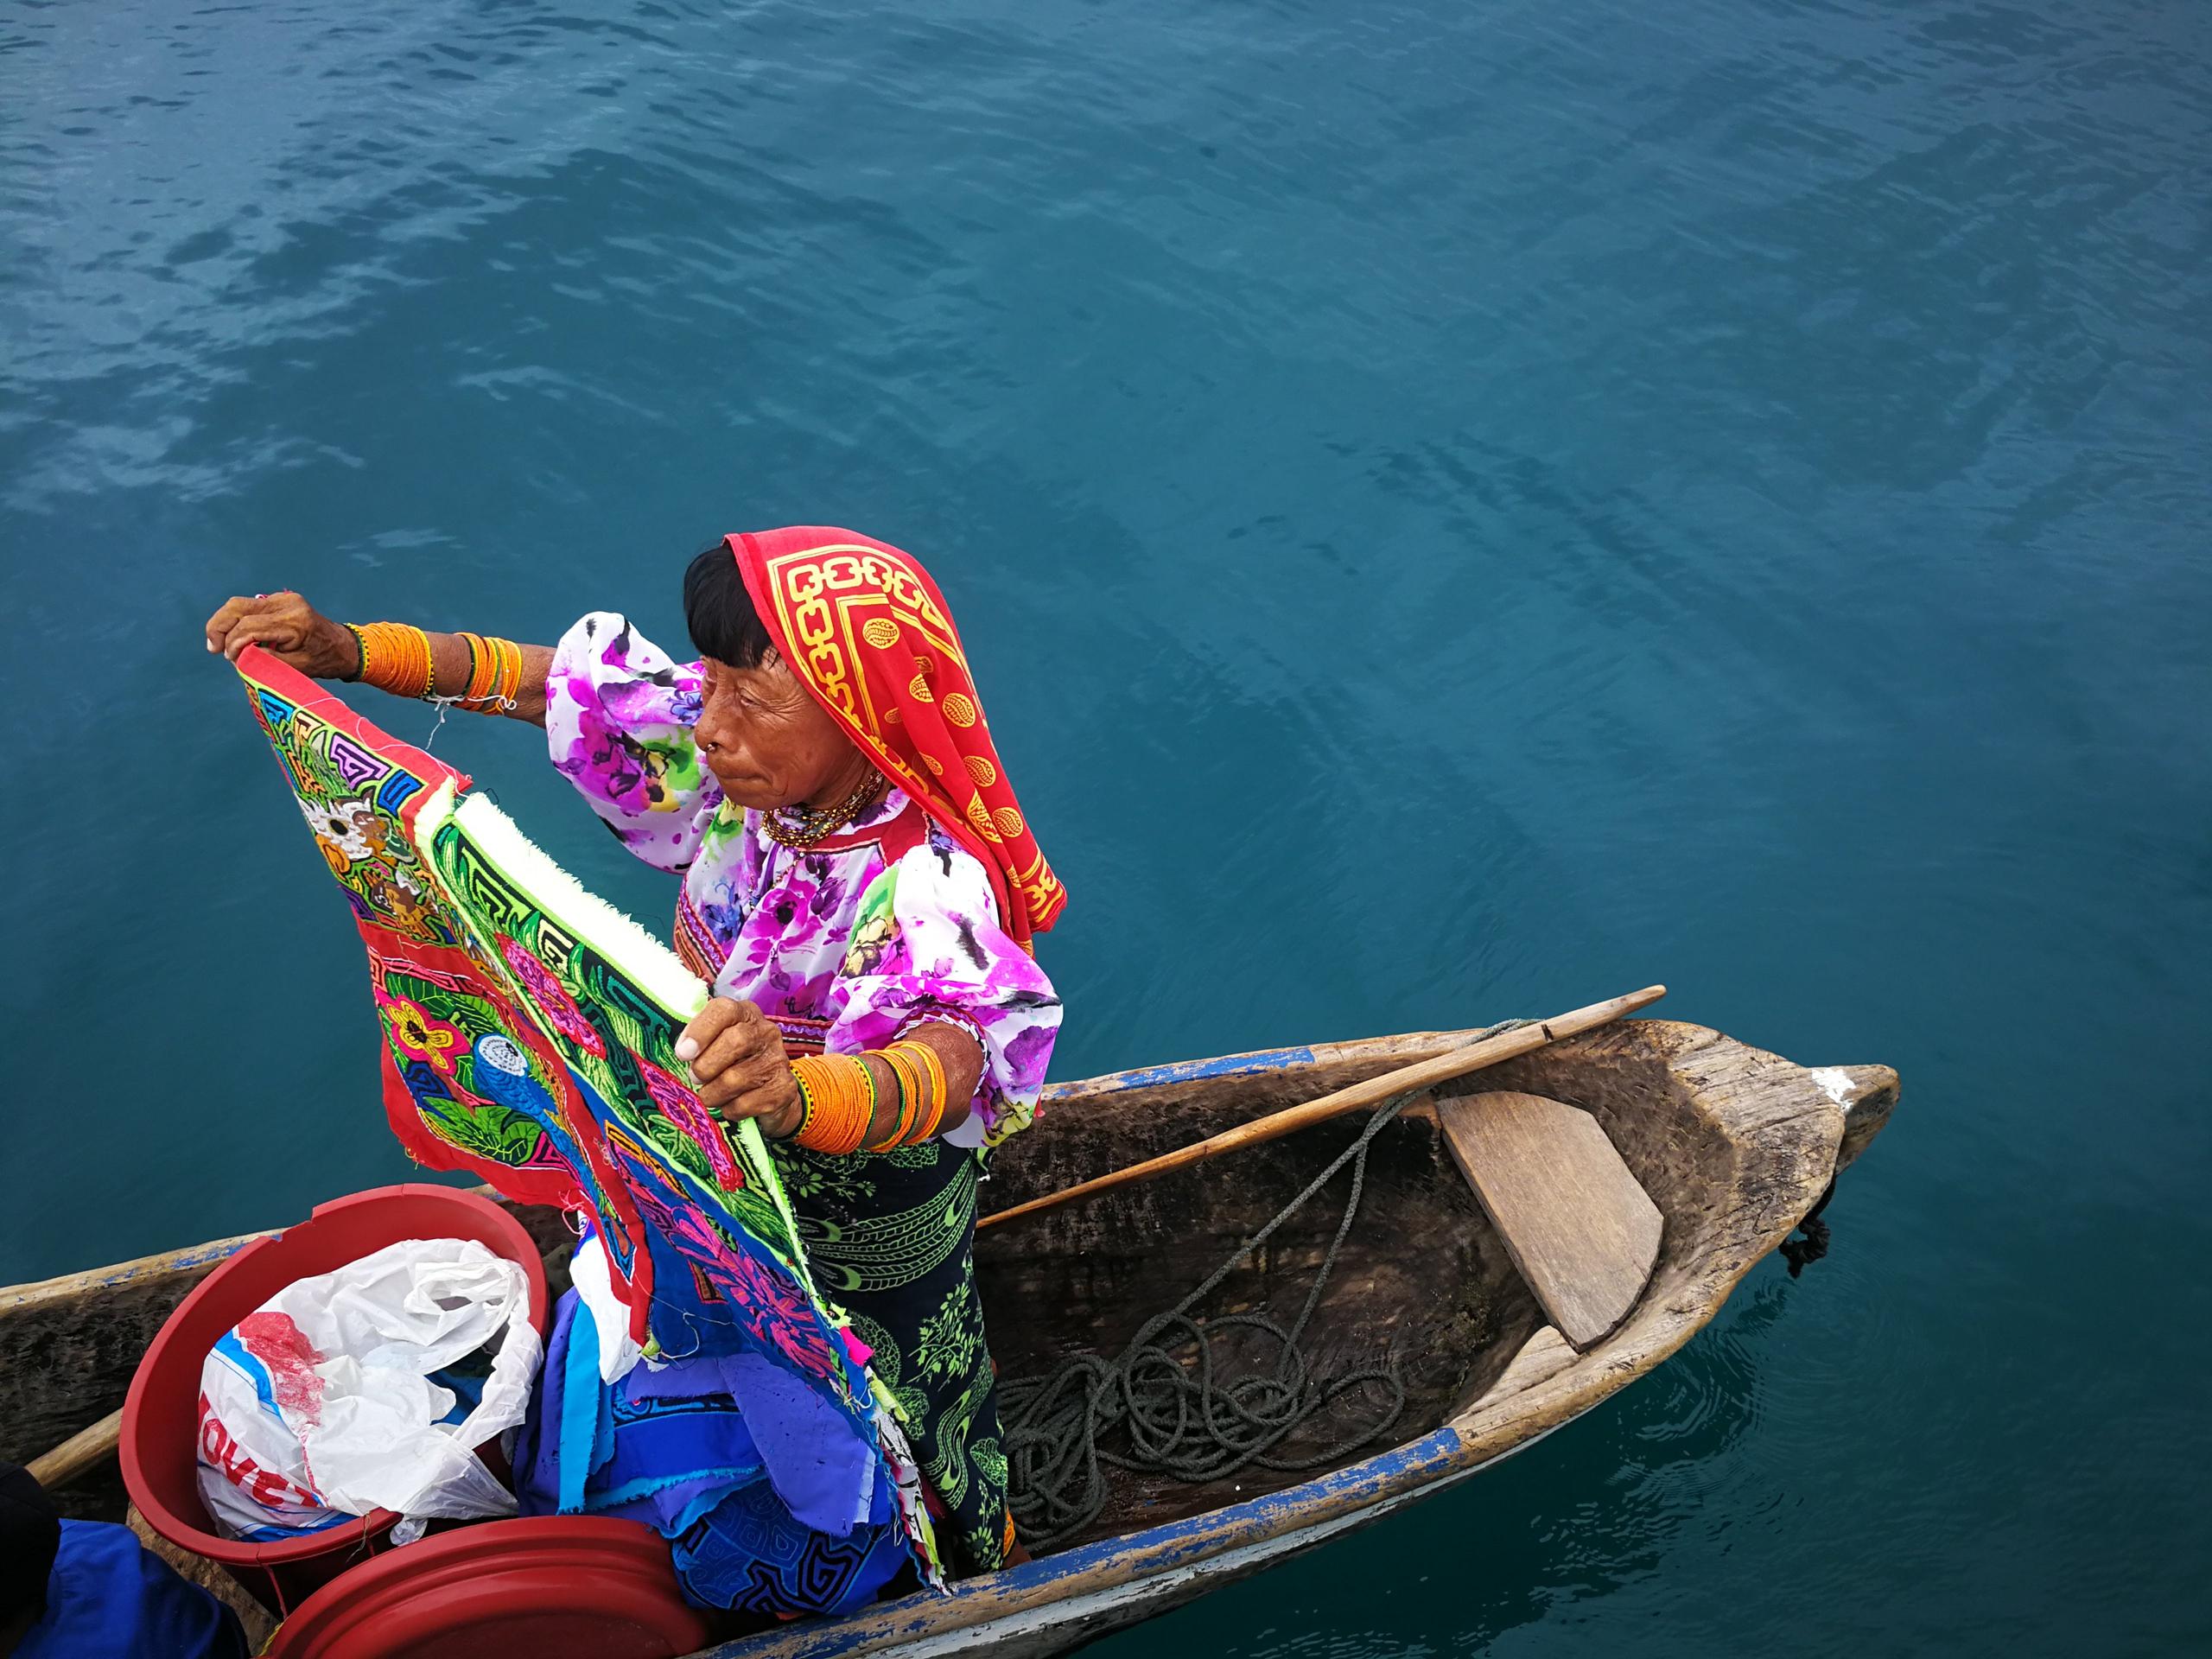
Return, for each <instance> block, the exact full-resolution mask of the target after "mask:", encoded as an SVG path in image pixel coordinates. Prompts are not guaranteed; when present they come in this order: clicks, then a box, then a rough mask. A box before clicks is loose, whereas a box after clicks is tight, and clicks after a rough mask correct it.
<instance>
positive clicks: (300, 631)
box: [207, 589, 361, 680]
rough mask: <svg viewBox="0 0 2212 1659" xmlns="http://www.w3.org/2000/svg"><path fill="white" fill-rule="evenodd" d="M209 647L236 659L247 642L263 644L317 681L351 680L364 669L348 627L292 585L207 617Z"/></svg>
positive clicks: (233, 601) (232, 603)
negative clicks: (334, 619) (292, 590)
mask: <svg viewBox="0 0 2212 1659" xmlns="http://www.w3.org/2000/svg"><path fill="white" fill-rule="evenodd" d="M248 645H259V646H260V647H261V648H262V649H263V650H264V651H265V652H269V653H270V655H271V656H273V657H275V658H277V660H278V661H279V662H281V663H283V664H285V665H286V666H287V667H289V668H296V669H297V670H299V671H300V672H301V673H302V674H305V675H308V677H311V678H314V679H318V680H350V679H352V678H353V676H354V674H355V672H356V671H358V670H359V667H360V660H361V659H360V651H359V646H358V645H355V644H354V641H353V634H352V633H350V632H347V630H346V625H345V624H344V623H342V622H334V621H332V620H330V619H329V618H328V617H327V616H325V615H323V614H322V613H321V612H320V611H318V610H316V609H315V607H314V606H312V605H310V604H308V602H307V601H306V600H304V599H302V598H301V597H300V595H299V594H296V593H292V592H290V591H289V589H288V590H287V591H285V592H283V593H281V594H254V595H252V596H251V598H246V597H243V596H241V597H239V598H237V599H230V600H226V601H224V602H223V607H222V608H221V609H220V610H219V611H217V612H216V613H215V614H214V615H213V616H211V617H209V618H208V619H207V649H208V650H210V651H219V652H222V653H223V655H224V656H225V657H226V658H229V659H230V660H231V661H232V662H233V663H235V662H236V661H238V653H239V652H242V651H244V650H245V648H246V647H247V646H248Z"/></svg>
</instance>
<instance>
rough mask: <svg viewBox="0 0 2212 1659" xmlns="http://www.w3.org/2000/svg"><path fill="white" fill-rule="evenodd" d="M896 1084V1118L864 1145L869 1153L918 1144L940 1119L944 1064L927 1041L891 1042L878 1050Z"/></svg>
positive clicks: (925, 1138)
mask: <svg viewBox="0 0 2212 1659" xmlns="http://www.w3.org/2000/svg"><path fill="white" fill-rule="evenodd" d="M879 1054H880V1058H882V1060H883V1062H884V1064H886V1065H888V1066H889V1067H890V1068H891V1075H892V1076H893V1077H895V1078H896V1079H897V1080H898V1084H899V1117H898V1121H897V1122H894V1123H893V1125H892V1127H891V1131H890V1133H889V1134H888V1135H885V1136H884V1137H883V1138H882V1139H881V1140H880V1141H870V1142H869V1143H868V1147H867V1148H866V1149H867V1150H868V1151H869V1152H889V1151H890V1150H891V1149H892V1148H893V1147H912V1146H918V1145H920V1144H921V1143H922V1142H923V1141H927V1140H929V1139H930V1138H931V1136H932V1135H936V1133H937V1130H938V1124H940V1123H942V1122H944V1104H945V1101H944V1096H945V1088H944V1064H943V1062H941V1061H940V1060H939V1059H938V1057H937V1051H936V1050H935V1049H933V1048H931V1046H929V1045H928V1044H927V1043H918V1042H912V1041H909V1042H904V1043H893V1044H892V1045H891V1046H890V1047H888V1048H886V1049H882V1050H880V1051H879Z"/></svg>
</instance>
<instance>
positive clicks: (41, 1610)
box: [0, 1463, 61, 1636]
mask: <svg viewBox="0 0 2212 1659" xmlns="http://www.w3.org/2000/svg"><path fill="white" fill-rule="evenodd" d="M60 1548H61V1518H60V1515H59V1514H58V1513H56V1511H55V1510H54V1500H53V1499H52V1498H51V1497H48V1496H47V1494H46V1488H45V1487H43V1486H41V1485H40V1484H38V1482H36V1481H35V1480H33V1479H32V1478H31V1476H30V1471H29V1470H28V1469H25V1468H23V1467H22V1465H20V1464H13V1463H0V1636H4V1635H5V1633H6V1631H7V1630H8V1627H9V1626H10V1625H11V1624H15V1623H16V1621H17V1620H18V1619H22V1620H23V1622H24V1623H25V1624H33V1623H35V1622H36V1621H37V1620H38V1619H39V1618H41V1617H43V1616H44V1614H45V1612H46V1581H47V1580H48V1578H50V1577H52V1576H53V1573H54V1555H55V1554H56V1553H57V1552H58V1551H59V1550H60Z"/></svg>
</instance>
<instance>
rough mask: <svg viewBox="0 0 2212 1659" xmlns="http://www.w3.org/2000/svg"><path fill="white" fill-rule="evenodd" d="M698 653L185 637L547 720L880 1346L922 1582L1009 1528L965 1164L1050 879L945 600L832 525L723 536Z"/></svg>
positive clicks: (996, 1081)
mask: <svg viewBox="0 0 2212 1659" xmlns="http://www.w3.org/2000/svg"><path fill="white" fill-rule="evenodd" d="M683 608H684V619H685V621H686V622H687V624H688V625H689V627H690V635H691V643H692V645H693V646H694V647H695V648H696V650H697V651H698V652H699V654H700V658H701V660H699V661H696V662H690V663H680V662H677V661H676V660H674V659H672V658H670V657H669V656H668V655H667V654H666V653H664V652H662V651H661V650H660V649H659V648H658V646H656V645H653V644H652V642H651V641H649V640H647V639H645V638H644V637H643V636H641V635H640V634H639V633H638V632H636V631H635V630H633V629H632V627H631V626H630V625H629V623H628V622H627V621H626V620H625V619H624V618H623V617H621V616H620V615H619V614H616V613H610V612H604V611H600V612H594V613H591V614H590V615H588V616H585V617H584V618H582V620H579V621H578V622H577V623H576V624H575V626H574V627H572V628H570V629H569V632H567V633H566V634H565V635H563V638H562V639H561V641H560V643H559V644H558V645H553V646H550V647H549V646H543V645H515V644H513V643H512V642H511V641H507V640H505V639H486V638H484V637H481V636H479V635H475V634H469V633H458V634H454V633H426V632H423V630H421V629H418V628H415V627H412V626H406V625H404V624H396V623H389V622H381V623H371V624H368V625H365V626H351V625H347V624H344V623H340V622H335V621H333V620H330V619H328V618H327V617H324V616H322V615H321V614H319V613H317V612H315V610H314V609H313V608H312V607H310V606H309V605H308V603H307V601H305V600H303V599H302V598H301V597H300V596H299V595H298V594H292V593H282V594H264V595H259V596H257V597H254V598H251V599H233V600H232V601H230V602H229V603H227V604H226V605H225V606H224V607H222V608H221V609H220V610H219V611H218V612H216V613H215V614H214V615H213V617H212V618H210V619H209V620H208V623H207V645H208V649H209V650H211V651H219V652H223V653H225V654H226V656H228V657H229V658H232V660H233V661H235V660H236V658H237V657H238V653H239V652H242V651H243V650H245V647H246V646H247V645H253V644H257V645H261V646H262V647H263V649H264V650H266V651H269V652H271V653H273V654H274V655H276V656H277V657H279V658H282V659H283V661H285V662H286V663H289V664H291V665H292V666H293V667H295V668H297V669H299V670H301V671H303V672H306V673H308V674H311V675H315V676H317V677H321V678H324V679H334V680H346V681H353V680H359V681H361V682H364V683H368V684H372V685H375V686H378V688H380V689H382V690H386V691H391V692H395V693H397V694H399V695H402V696H416V697H429V698H435V699H439V700H452V701H457V702H458V703H459V705H460V706H462V707H467V708H472V709H480V710H483V711H485V712H491V713H499V714H504V715H509V716H511V717H512V718H514V719H518V720H524V721H530V722H531V723H532V724H534V725H539V726H543V728H545V731H546V734H547V738H548V741H549V744H550V749H551V752H552V759H553V764H554V765H555V766H557V767H559V768H560V770H561V771H562V772H564V773H566V774H567V775H568V777H569V779H570V780H571V781H572V782H573V783H574V784H575V786H576V788H577V789H578V790H579V791H581V792H582V795H583V797H584V798H585V799H586V800H587V801H588V802H589V803H590V804H591V807H592V810H594V811H595V812H597V813H598V814H599V816H600V817H601V818H603V819H604V820H605V821H606V822H607V825H608V826H609V827H610V828H611V829H613V831H614V833H615V835H616V836H618V837H619V838H620V840H621V841H622V842H623V843H624V844H625V845H626V846H627V847H628V848H629V849H630V850H631V851H632V852H633V853H635V854H636V855H638V856H639V857H640V858H642V859H644V860H645V861H646V862H647V863H649V864H652V865H654V866H656V867H658V868H661V869H664V870H667V871H670V872H671V873H673V874H680V875H681V876H682V877H683V890H682V894H681V897H680V898H679V899H678V900H677V909H676V925H675V944H676V948H677V951H678V952H679V953H680V954H681V955H682V957H683V959H684V961H685V962H686V963H689V964H690V967H691V968H692V969H693V970H694V971H695V972H696V973H697V974H698V975H699V976H700V977H701V978H702V979H704V980H707V981H709V982H710V983H711V984H712V985H713V987H714V990H715V996H714V998H713V1000H712V1001H710V1002H709V1003H708V1005H707V1007H706V1008H705V1009H704V1010H703V1011H702V1013H701V1014H699V1016H698V1017H697V1018H696V1020H693V1021H692V1022H691V1024H690V1027H688V1028H687V1029H686V1032H685V1033H684V1038H683V1041H682V1043H681V1044H679V1046H678V1048H677V1053H678V1054H679V1055H680V1056H683V1057H684V1058H687V1059H688V1061H689V1063H690V1067H691V1070H692V1071H693V1072H694V1074H695V1075H696V1078H697V1080H698V1088H699V1095H700V1097H701V1098H702V1100H704V1101H705V1102H707V1103H709V1105H710V1106H713V1107H714V1108H715V1109H717V1110H718V1111H720V1112H721V1115H722V1116H724V1117H725V1118H727V1119H729V1120H732V1121H736V1120H740V1119H743V1118H748V1117H749V1118H752V1119H753V1120H754V1121H755V1122H757V1123H758V1124H759V1125H760V1129H761V1132H762V1133H763V1134H764V1135H766V1136H767V1137H768V1139H769V1143H770V1145H771V1146H772V1147H774V1149H775V1152H776V1155H777V1157H778V1160H779V1165H780V1166H781V1169H782V1172H783V1174H784V1177H785V1181H786V1183H787V1185H788V1186H789V1188H790V1191H791V1200H792V1204H793V1206H794V1208H795V1209H796V1210H797V1211H798V1216H799V1217H800V1220H801V1224H802V1230H803V1231H804V1234H805V1236H806V1237H807V1240H808V1253H809V1259H810V1262H811V1263H812V1264H813V1266H814V1268H815V1270H816V1272H817V1275H818V1276H819V1278H820V1280H821V1281H822V1283H823V1289H824V1290H825V1291H826V1292H827V1293H828V1294H830V1295H832V1296H834V1297H835V1298H836V1300H838V1301H839V1303H840V1304H841V1305H842V1306H843V1307H844V1309H845V1310H846V1312H847V1313H849V1315H850V1316H851V1318H852V1320H853V1324H854V1325H855V1328H856V1329H857V1330H858V1332H859V1333H860V1335H861V1338H863V1339H864V1340H865V1341H866V1342H867V1343H868V1344H869V1345H870V1346H871V1347H872V1348H873V1349H874V1359H873V1361H872V1362H871V1363H873V1365H874V1368H875V1370H876V1374H877V1375H878V1376H880V1378H881V1379H882V1380H883V1382H884V1383H886V1384H887V1386H888V1387H889V1388H890V1389H892V1390H893V1393H894V1394H896V1395H898V1397H899V1400H900V1402H901V1403H902V1405H903V1406H904V1407H905V1408H906V1415H907V1417H908V1421H909V1423H910V1425H911V1426H912V1433H913V1439H914V1449H915V1452H916V1455H917V1458H918V1460H919V1462H920V1464H921V1466H922V1470H923V1473H924V1475H925V1478H927V1480H928V1482H929V1484H930V1488H931V1494H932V1496H933V1497H934V1498H935V1500H936V1502H935V1503H934V1504H933V1505H932V1507H933V1508H935V1509H937V1510H938V1511H939V1518H938V1523H937V1527H936V1530H937V1534H938V1541H939V1549H940V1553H941V1554H942V1555H943V1556H944V1563H945V1566H946V1567H947V1569H948V1571H950V1572H951V1573H955V1574H965V1573H977V1572H982V1571H986V1570H988V1569H989V1568H992V1567H997V1566H1000V1565H1001V1564H1002V1563H1003V1562H1004V1561H1005V1560H1006V1559H1007V1552H1008V1551H1009V1550H1011V1549H1013V1548H1014V1547H1015V1546H1014V1534H1013V1527H1012V1522H1011V1520H1010V1518H1009V1517H1008V1515H1007V1507H1006V1459H1005V1456H1004V1454H1003V1452H1002V1451H1001V1444H1000V1434H999V1423H998V1410H997V1403H996V1401H995V1396H994V1394H993V1390H992V1377H991V1364H990V1357H989V1354H988V1351H987V1350H986V1348H985V1345H984V1339H983V1321H982V1307H981V1306H980V1304H979V1302H978V1300H977V1298H976V1283H975V1270H974V1263H973V1257H972V1250H973V1245H974V1238H975V1220H976V1179H977V1177H978V1174H979V1173H980V1166H981V1163H982V1158H983V1155H984V1154H985V1152H986V1151H987V1149H988V1148H989V1147H992V1146H994V1145H995V1144H996V1143H997V1142H999V1141H1002V1140H1004V1139H1005V1138H1006V1137H1007V1135H1012V1134H1013V1133H1014V1132H1015V1131H1016V1130H1017V1129H1020V1128H1022V1127H1023V1126H1024V1125H1025V1124H1027V1122H1029V1120H1030V1117H1031V1116H1032V1114H1033V1111H1034V1110H1035V1108H1036V1103H1037V1097H1038V1093H1039V1089H1040V1088H1041V1086H1042V1085H1043V1083H1044V1078H1045V1068H1046V1061H1047V1060H1048V1059H1049V1058H1050V1056H1051V1053H1052V1041H1053V1038H1054V1036H1055V1034H1056V1033H1057V1032H1058V1027H1059V1020H1060V1005H1059V1001H1058V998H1057V997H1056V996H1055V995H1053V993H1052V984H1051V982H1050V981H1048V980H1047V979H1046V976H1045V974H1044V971H1043V970H1042V969H1040V968H1039V967H1038V965H1037V963H1035V961H1034V960H1033V957H1032V956H1031V953H1030V944H1031V937H1032V935H1033V934H1034V933H1036V932H1039V931H1043V930H1044V929H1046V928H1048V927H1050V926H1051V925H1052V922H1053V920H1054V918H1056V917H1057V916H1058V912H1059V910H1060V907H1061V906H1062V904H1063V903H1064V902H1065V893H1064V892H1063V891H1062V889H1061V887H1060V885H1059V883H1058V880H1057V878H1055V877H1054V875H1053V874H1052V870H1051V868H1050V867H1049V866H1047V865H1046V862H1045V859H1044V855H1042V854H1041V853H1040V852H1039V850H1038V847H1037V843H1036V842H1035V840H1034V839H1033V837H1032V836H1031V835H1030V833H1029V829H1028V825H1027V822H1026V821H1025V820H1024V818H1023V817H1022V815H1021V811H1020V807H1019V805H1018V804H1016V802H1015V799H1014V791H1013V790H1012V788H1011V787H1010V786H1009V785H1008V784H1007V779H1006V777H1005V773H1004V771H1003V768H1002V767H1001V765H1000V761H999V758H998V754H997V753H996V751H995V748H994V747H993V745H992V742H991V738H990V734H989V728H988V726H987V725H986V723H985V721H984V719H983V714H982V709H981V708H980V706H979V705H978V702H977V699H976V690H975V687H974V685H973V684H972V683H971V682H970V680H969V676H968V670H967V664H966V659H965V658H964V656H963V652H962V650H961V645H960V640H959V636H958V633H957V631H956V630H955V628H954V626H953V624H952V620H951V618H950V615H949V614H948V613H946V611H945V609H944V600H943V598H942V596H941V595H940V594H938V590H937V588H936V586H935V584H934V583H932V582H931V580H930V578H929V576H928V575H927V573H926V572H925V571H924V570H923V569H922V568H921V567H920V566H919V565H918V564H917V563H915V562H914V561H913V560H912V558H911V557H909V556H907V555H906V554H904V553H902V552H900V551H899V550H898V549H896V548H893V547H889V546H887V545H885V544H884V543H880V542H876V541H873V540H871V539H869V538H868V537H864V536H858V535H855V534H853V533H852V532H850V531H842V530H829V529H817V528H810V527H808V528H798V529H789V530H778V531H766V532H763V533H761V534H758V535H741V536H732V537H728V538H727V539H726V540H725V541H723V542H720V543H715V545H714V546H712V547H710V548H709V549H708V550H706V551H704V552H702V553H701V554H700V555H699V556H697V557H696V559H694V560H693V561H692V563H691V566H690V569H689V570H688V571H687V572H686V573H685V575H684V581H683Z"/></svg>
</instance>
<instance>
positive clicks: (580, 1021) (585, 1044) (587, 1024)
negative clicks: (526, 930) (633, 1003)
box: [499, 934, 607, 1059]
mask: <svg viewBox="0 0 2212 1659" xmlns="http://www.w3.org/2000/svg"><path fill="white" fill-rule="evenodd" d="M499 954H500V955H501V956H502V957H505V958H506V962H507V966H508V967H510V968H512V969H513V970H514V976H515V977H516V978H517V979H518V980H520V981H521V982H522V988H523V990H524V993H525V994H526V995H528V996H529V998H530V1000H531V1003H532V1004H533V1005H535V1006H536V1007H537V1010H538V1012H539V1013H541V1014H543V1015H544V1016H545V1017H546V1018H547V1019H548V1020H551V1021H552V1022H553V1028H554V1029H555V1030H556V1031H558V1032H559V1033H561V1034H562V1035H563V1037H566V1038H567V1039H569V1041H570V1042H572V1043H574V1044H575V1046H577V1047H579V1048H581V1049H582V1050H584V1051H585V1052H588V1053H589V1054H591V1055H593V1056H594V1058H599V1059H605V1058H607V1044H606V1042H605V1040H604V1039H601V1036H600V1034H599V1033H598V1032H597V1031H596V1030H595V1029H594V1027H593V1026H592V1023H591V1021H590V1020H587V1019H585V1018H584V1014H583V1010H582V1008H580V1007H577V1006H576V999H575V998H574V997H573V996H570V995H569V994H568V992H567V991H566V990H564V989H563V988H562V986H561V982H560V981H559V980H557V979H556V978H554V977H553V973H552V970H551V969H549V968H547V967H546V965H545V964H544V963H542V962H540V961H539V960H538V959H537V957H533V956H531V954H530V952H529V951H527V950H524V949H523V948H522V945H521V944H520V943H519V942H518V941H517V940H514V939H511V938H507V937H506V936H505V934H501V935H500V936H499Z"/></svg>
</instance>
